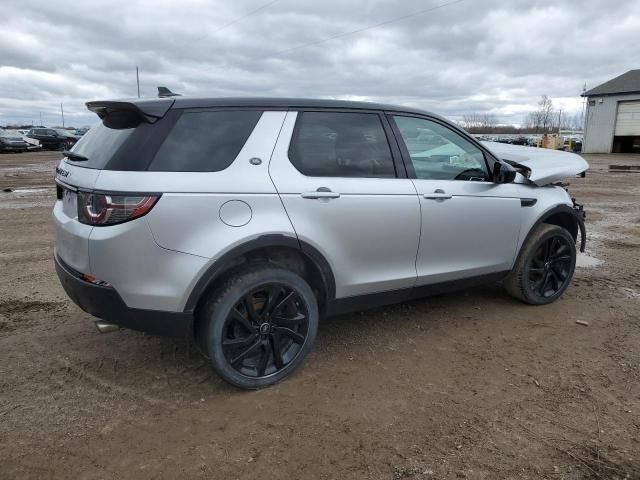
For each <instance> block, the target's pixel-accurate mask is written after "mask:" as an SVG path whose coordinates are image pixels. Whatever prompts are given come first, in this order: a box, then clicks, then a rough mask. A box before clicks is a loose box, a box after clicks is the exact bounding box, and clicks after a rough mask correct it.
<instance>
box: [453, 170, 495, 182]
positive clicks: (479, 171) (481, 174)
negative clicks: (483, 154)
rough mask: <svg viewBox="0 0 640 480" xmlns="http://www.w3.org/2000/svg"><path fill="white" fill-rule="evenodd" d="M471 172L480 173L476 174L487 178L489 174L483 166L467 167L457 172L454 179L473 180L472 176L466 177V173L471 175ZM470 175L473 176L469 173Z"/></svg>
mask: <svg viewBox="0 0 640 480" xmlns="http://www.w3.org/2000/svg"><path fill="white" fill-rule="evenodd" d="M471 173H480V175H476V176H479V177H480V178H483V179H486V178H487V174H486V173H485V171H484V170H483V169H481V168H466V169H464V170H462V171H461V172H460V173H459V174H457V175H456V176H455V177H454V178H453V179H454V180H471V178H464V176H465V175H469V174H471ZM469 177H471V176H470V175H469Z"/></svg>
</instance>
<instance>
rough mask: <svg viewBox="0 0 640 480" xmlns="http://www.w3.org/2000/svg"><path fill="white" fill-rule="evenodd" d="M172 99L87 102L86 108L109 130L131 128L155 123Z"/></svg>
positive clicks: (170, 104) (162, 115)
mask: <svg viewBox="0 0 640 480" xmlns="http://www.w3.org/2000/svg"><path fill="white" fill-rule="evenodd" d="M174 102H175V100H174V99H172V98H163V99H145V100H98V101H94V102H87V103H86V105H87V108H88V109H89V110H90V111H92V112H93V113H95V114H96V115H98V116H99V117H100V119H101V120H102V123H104V124H105V126H107V127H109V128H116V129H122V128H133V127H136V126H137V125H139V124H140V123H142V122H145V123H155V122H157V121H158V120H160V119H161V118H162V117H164V116H165V115H166V113H167V112H168V111H169V109H170V108H171V106H172V105H173V103H174Z"/></svg>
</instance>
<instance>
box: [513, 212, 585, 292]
mask: <svg viewBox="0 0 640 480" xmlns="http://www.w3.org/2000/svg"><path fill="white" fill-rule="evenodd" d="M575 268H576V245H575V239H574V238H573V237H572V236H571V234H570V233H569V232H568V231H567V230H566V229H564V228H562V227H559V226H557V225H549V224H546V223H543V224H540V225H539V226H537V227H536V228H535V230H534V231H533V233H532V234H531V235H530V236H529V238H528V239H527V240H526V242H525V244H524V245H523V246H522V249H521V250H520V255H519V256H518V259H517V260H516V264H515V265H514V267H513V270H511V272H510V273H509V275H507V278H506V279H505V281H504V286H505V289H506V290H507V292H508V293H509V294H510V295H511V296H512V297H515V298H517V299H519V300H521V301H523V302H525V303H528V304H530V305H546V304H547V303H551V302H553V301H555V300H557V299H558V298H560V297H561V296H562V294H563V293H564V292H565V291H566V289H567V287H568V286H569V283H570V282H571V278H572V277H573V272H574V271H575Z"/></svg>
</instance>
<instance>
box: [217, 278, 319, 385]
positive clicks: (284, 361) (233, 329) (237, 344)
mask: <svg viewBox="0 0 640 480" xmlns="http://www.w3.org/2000/svg"><path fill="white" fill-rule="evenodd" d="M299 296H300V294H299V293H298V292H296V291H295V290H294V289H293V288H291V287H289V286H286V285H283V284H277V283H270V284H267V285H264V286H261V287H259V288H257V289H255V290H252V291H251V292H249V293H247V294H245V295H244V296H243V297H242V298H241V299H240V300H239V301H238V302H237V304H236V305H235V306H234V307H233V309H232V310H231V312H229V315H228V316H227V320H226V322H225V326H224V328H223V337H222V348H223V350H224V355H225V358H226V359H227V361H228V362H229V364H230V365H231V366H232V367H233V368H234V369H235V370H236V371H237V372H239V373H240V374H242V375H245V376H248V377H258V378H260V377H266V376H269V375H273V374H275V373H277V372H279V371H281V370H282V369H284V368H286V367H287V365H289V364H290V363H291V362H292V361H293V360H294V359H295V358H296V356H297V355H298V353H300V351H301V350H302V346H303V345H304V343H305V341H306V339H307V333H308V323H309V313H308V311H307V309H306V308H305V306H304V303H303V302H302V299H301V298H299Z"/></svg>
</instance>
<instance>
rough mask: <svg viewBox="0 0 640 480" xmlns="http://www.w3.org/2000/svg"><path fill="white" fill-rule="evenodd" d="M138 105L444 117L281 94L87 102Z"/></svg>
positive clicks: (151, 109) (155, 109)
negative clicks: (384, 113)
mask: <svg viewBox="0 0 640 480" xmlns="http://www.w3.org/2000/svg"><path fill="white" fill-rule="evenodd" d="M127 106H128V107H129V108H132V107H133V108H135V109H137V110H139V111H141V112H143V113H144V114H146V115H151V116H154V117H162V116H163V115H164V114H165V113H166V112H167V110H169V109H170V108H221V107H222V108H224V107H256V108H264V109H298V108H336V109H349V110H378V111H380V110H382V111H391V112H405V113H415V114H419V115H430V116H432V117H437V118H441V117H440V116H439V115H435V114H433V113H430V112H426V111H424V110H420V109H417V108H409V107H401V106H397V105H387V104H381V103H371V102H353V101H349V100H329V99H320V98H280V97H255V98H252V97H226V98H209V97H205V98H198V97H182V96H179V97H167V98H127V99H122V100H106V101H101V100H99V101H92V102H87V108H89V110H91V111H94V112H96V113H97V110H98V109H101V108H127Z"/></svg>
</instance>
